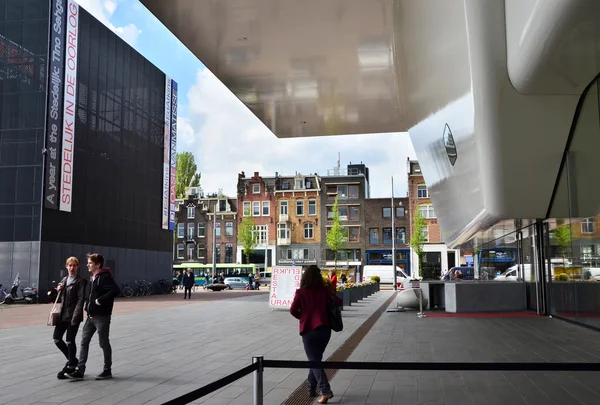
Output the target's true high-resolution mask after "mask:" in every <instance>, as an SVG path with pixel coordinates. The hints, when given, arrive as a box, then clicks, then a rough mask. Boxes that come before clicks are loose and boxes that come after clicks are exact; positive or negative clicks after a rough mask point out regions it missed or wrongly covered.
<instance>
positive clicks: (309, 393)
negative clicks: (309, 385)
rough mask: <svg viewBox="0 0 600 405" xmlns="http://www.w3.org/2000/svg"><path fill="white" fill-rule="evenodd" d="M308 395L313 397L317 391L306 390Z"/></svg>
mask: <svg viewBox="0 0 600 405" xmlns="http://www.w3.org/2000/svg"><path fill="white" fill-rule="evenodd" d="M308 396H309V397H310V398H315V397H316V396H317V392H316V391H308Z"/></svg>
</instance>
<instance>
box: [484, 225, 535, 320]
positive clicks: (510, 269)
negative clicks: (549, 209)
mask: <svg viewBox="0 0 600 405" xmlns="http://www.w3.org/2000/svg"><path fill="white" fill-rule="evenodd" d="M522 222H523V221H504V223H502V224H498V225H497V226H496V227H494V232H492V235H494V234H496V235H498V234H503V235H502V236H501V237H498V238H495V237H493V236H492V237H490V238H489V239H483V240H479V241H478V244H477V249H476V250H475V254H476V255H477V260H476V264H475V272H476V275H478V277H479V279H481V280H484V281H491V280H493V281H495V282H516V283H522V285H523V291H524V294H525V296H526V301H527V309H529V310H533V311H538V309H539V311H542V305H541V302H540V301H539V300H540V297H541V292H540V287H539V285H538V283H537V282H538V280H539V279H540V271H539V266H538V261H537V258H538V255H539V254H540V253H541V249H539V248H538V246H540V243H538V239H537V235H536V226H535V224H532V223H533V222H535V221H527V223H529V224H530V225H524V224H523V223H522Z"/></svg>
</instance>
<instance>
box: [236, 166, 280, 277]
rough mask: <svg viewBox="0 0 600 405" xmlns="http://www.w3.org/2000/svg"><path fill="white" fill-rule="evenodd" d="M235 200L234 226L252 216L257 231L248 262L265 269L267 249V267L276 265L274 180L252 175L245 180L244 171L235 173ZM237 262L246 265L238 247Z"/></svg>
mask: <svg viewBox="0 0 600 405" xmlns="http://www.w3.org/2000/svg"><path fill="white" fill-rule="evenodd" d="M237 199H238V206H239V207H240V208H239V210H240V213H241V215H239V217H238V221H237V226H239V225H240V222H241V221H242V219H243V216H246V215H249V216H252V219H253V220H254V223H255V230H256V232H258V245H257V247H256V250H255V251H254V252H253V253H252V254H251V255H250V263H254V264H257V265H258V267H259V268H260V269H261V270H262V269H264V267H265V249H266V250H267V260H268V262H267V267H270V266H272V265H273V263H275V250H276V243H277V220H276V214H275V212H276V209H277V205H276V201H275V177H263V176H261V175H260V174H259V172H254V175H253V176H252V177H246V175H245V173H244V172H241V173H239V174H238V182H237ZM236 260H237V262H238V263H246V255H245V254H244V251H243V247H242V246H238V247H237V253H236Z"/></svg>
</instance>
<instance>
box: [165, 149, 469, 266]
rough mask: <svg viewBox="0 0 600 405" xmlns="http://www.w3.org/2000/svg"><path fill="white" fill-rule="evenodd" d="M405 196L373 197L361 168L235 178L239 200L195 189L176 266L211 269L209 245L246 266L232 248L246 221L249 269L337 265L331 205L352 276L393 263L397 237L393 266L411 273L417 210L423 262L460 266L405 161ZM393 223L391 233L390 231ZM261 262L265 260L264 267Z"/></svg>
mask: <svg viewBox="0 0 600 405" xmlns="http://www.w3.org/2000/svg"><path fill="white" fill-rule="evenodd" d="M408 184H409V193H408V196H407V197H404V198H395V199H394V206H393V207H392V202H391V199H390V198H370V186H369V169H368V167H367V166H366V165H364V164H363V163H360V164H349V165H348V166H347V167H346V168H345V169H342V168H337V169H333V170H329V171H328V173H327V175H323V176H319V175H317V174H310V175H305V174H301V173H296V174H294V175H290V176H285V175H280V174H279V173H275V175H274V176H263V175H261V174H260V173H258V172H255V173H253V175H252V176H246V174H245V173H244V172H242V173H240V174H239V175H238V182H237V195H236V196H235V197H230V196H226V195H223V193H221V192H219V193H215V194H209V195H204V193H203V192H202V190H201V189H200V188H191V189H189V193H188V194H189V195H188V196H187V197H186V198H185V199H182V200H178V207H179V208H178V212H177V228H176V229H177V234H176V237H175V241H174V262H175V263H182V262H190V261H195V262H201V263H206V264H209V263H212V261H213V240H214V246H216V249H215V252H214V254H215V261H216V262H217V263H245V262H246V255H245V254H244V251H243V247H242V246H240V245H239V244H238V243H237V228H238V226H239V224H240V222H241V221H242V219H243V217H244V215H248V216H251V217H252V219H253V221H254V223H255V230H256V232H257V239H258V245H257V247H256V249H255V251H254V252H253V253H252V254H251V255H250V262H251V263H255V264H257V265H258V266H259V267H260V268H261V269H262V268H264V264H265V261H266V265H267V266H268V267H271V266H273V265H275V264H276V265H303V266H306V265H310V264H316V265H319V266H320V267H322V268H328V267H332V266H333V265H334V255H333V252H332V251H331V250H330V249H329V248H328V247H327V243H326V237H325V235H326V234H327V231H328V229H329V228H330V227H331V226H332V217H333V205H334V201H335V198H336V197H337V198H338V210H339V214H340V219H341V221H342V224H343V225H344V227H346V228H347V230H348V240H347V243H346V246H345V247H344V249H343V250H342V251H341V252H338V263H337V265H338V269H343V270H348V273H349V275H351V276H353V275H354V274H355V273H356V272H357V271H360V269H361V266H363V265H368V264H374V265H380V264H391V263H392V239H393V238H395V241H394V242H395V254H396V263H397V265H398V266H399V267H401V268H404V269H405V270H406V271H407V272H408V273H410V272H411V271H412V267H411V263H415V261H416V257H414V254H412V253H411V249H410V246H409V241H410V235H411V218H412V214H413V212H414V210H416V209H418V210H420V211H421V212H422V214H424V216H425V217H426V218H427V222H428V224H427V228H426V230H425V233H426V234H427V235H428V243H427V245H426V248H425V251H426V252H427V254H426V260H427V261H429V262H431V263H432V264H433V265H435V266H438V267H439V270H440V271H441V270H443V269H447V268H450V267H452V266H455V265H459V264H461V263H462V261H464V259H465V258H462V261H461V257H460V251H458V250H448V249H446V248H445V245H444V244H443V243H442V241H441V234H440V230H439V226H438V224H437V220H436V219H435V213H434V210H433V206H432V205H431V200H430V199H429V195H428V194H427V187H426V186H425V183H424V180H423V176H422V175H420V170H419V169H418V163H417V162H412V161H409V162H408ZM392 216H394V226H393V227H392ZM213 229H215V230H216V232H215V233H214V235H215V238H216V240H215V239H213ZM265 255H266V260H265Z"/></svg>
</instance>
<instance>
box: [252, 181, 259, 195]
mask: <svg viewBox="0 0 600 405" xmlns="http://www.w3.org/2000/svg"><path fill="white" fill-rule="evenodd" d="M252 194H260V184H259V183H255V184H253V185H252Z"/></svg>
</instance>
